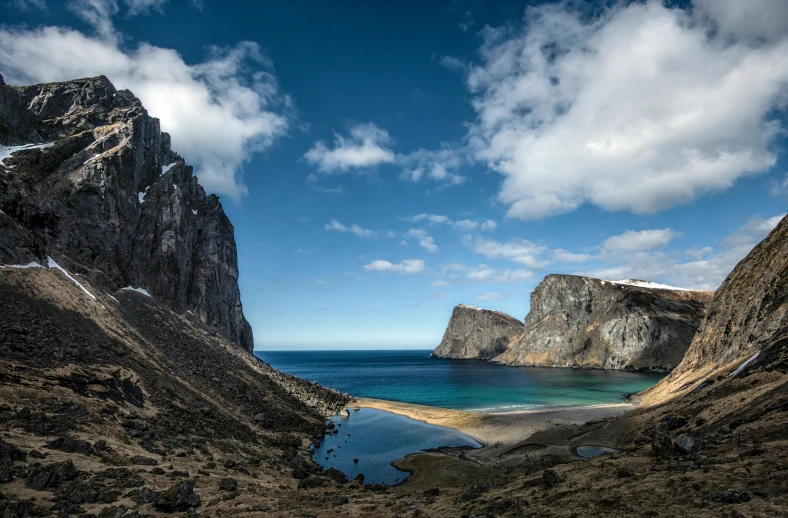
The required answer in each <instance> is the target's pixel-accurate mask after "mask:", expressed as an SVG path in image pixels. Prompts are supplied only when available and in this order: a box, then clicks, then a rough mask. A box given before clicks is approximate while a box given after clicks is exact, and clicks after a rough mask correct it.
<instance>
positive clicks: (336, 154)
mask: <svg viewBox="0 0 788 518" xmlns="http://www.w3.org/2000/svg"><path fill="white" fill-rule="evenodd" d="M391 142H392V139H391V137H390V136H389V134H388V132H387V131H386V130H384V129H381V128H378V127H377V126H376V125H375V124H372V123H367V124H359V125H358V126H355V127H353V128H351V129H350V137H349V138H346V137H343V136H342V135H340V134H338V133H335V134H334V146H333V148H329V147H328V145H326V143H325V142H322V141H321V142H317V143H316V144H315V145H314V146H312V148H311V149H310V150H309V151H307V152H306V154H305V155H304V157H305V158H306V159H307V160H308V161H309V162H310V163H312V164H315V165H317V168H318V170H319V171H321V172H324V173H343V172H346V171H349V170H351V169H367V168H370V167H375V166H377V165H380V164H387V163H391V162H394V160H395V156H394V152H393V151H391V149H389V148H388V147H386V146H388V145H389V144H391Z"/></svg>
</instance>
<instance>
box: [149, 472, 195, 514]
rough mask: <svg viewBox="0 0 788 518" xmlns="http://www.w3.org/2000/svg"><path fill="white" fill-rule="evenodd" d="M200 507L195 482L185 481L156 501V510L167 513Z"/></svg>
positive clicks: (162, 494)
mask: <svg viewBox="0 0 788 518" xmlns="http://www.w3.org/2000/svg"><path fill="white" fill-rule="evenodd" d="M199 505H200V496H199V495H197V494H196V493H195V492H194V481H193V480H184V481H183V482H181V483H179V484H175V485H174V486H172V487H171V488H169V489H168V490H166V491H164V492H162V493H161V494H160V495H159V498H158V500H156V509H159V510H161V511H165V512H172V511H186V510H188V509H189V508H190V507H198V506H199Z"/></svg>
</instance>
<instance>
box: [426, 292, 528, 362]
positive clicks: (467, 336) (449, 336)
mask: <svg viewBox="0 0 788 518" xmlns="http://www.w3.org/2000/svg"><path fill="white" fill-rule="evenodd" d="M522 332H523V323H522V322H521V321H519V320H517V319H516V318H514V317H512V316H509V315H507V314H506V313H501V312H500V311H492V310H490V309H481V308H476V307H473V306H466V305H465V304H460V305H459V306H457V307H455V308H454V311H452V314H451V319H450V320H449V325H448V327H446V332H445V333H444V334H443V340H441V343H440V345H438V347H437V348H435V350H434V351H433V352H432V355H433V356H435V357H438V358H458V359H480V360H490V359H492V358H494V357H496V356H498V355H499V354H501V353H502V352H504V351H505V350H506V347H507V346H508V345H509V343H510V342H511V341H512V339H514V338H515V337H516V336H518V335H520V334H522Z"/></svg>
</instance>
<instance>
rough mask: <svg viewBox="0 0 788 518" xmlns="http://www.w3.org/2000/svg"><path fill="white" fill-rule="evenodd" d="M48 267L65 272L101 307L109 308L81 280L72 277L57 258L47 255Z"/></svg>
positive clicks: (64, 273)
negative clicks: (58, 262) (56, 260)
mask: <svg viewBox="0 0 788 518" xmlns="http://www.w3.org/2000/svg"><path fill="white" fill-rule="evenodd" d="M47 268H49V269H50V270H51V269H52V268H57V269H58V270H60V271H61V272H63V275H65V276H66V277H68V278H69V280H70V281H71V282H73V283H74V284H76V285H77V286H79V289H81V290H82V291H84V292H85V293H87V294H88V296H89V297H90V298H91V299H93V300H95V301H96V303H97V304H98V305H99V306H101V307H102V308H104V309H107V308H105V307H104V304H102V303H101V302H99V301H98V299H97V298H96V296H95V295H93V294H92V293H90V292H89V291H88V290H87V288H85V287H84V286H83V285H82V284H80V282H79V281H78V280H76V279H75V278H74V277H72V276H71V274H70V273H68V272H67V271H66V269H65V268H63V267H62V266H60V265H59V264H57V262H55V260H54V259H52V258H51V257H49V256H47Z"/></svg>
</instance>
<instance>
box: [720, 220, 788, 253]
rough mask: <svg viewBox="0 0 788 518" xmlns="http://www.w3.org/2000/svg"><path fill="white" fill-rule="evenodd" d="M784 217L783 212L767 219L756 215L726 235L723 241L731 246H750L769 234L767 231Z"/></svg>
mask: <svg viewBox="0 0 788 518" xmlns="http://www.w3.org/2000/svg"><path fill="white" fill-rule="evenodd" d="M784 217H785V213H783V214H778V215H777V216H773V217H771V218H768V219H763V218H758V217H755V218H752V219H750V221H748V222H747V223H745V224H744V225H742V226H741V227H739V228H738V229H736V230H735V231H734V232H733V233H732V234H731V235H729V236H728V237H726V238H725V240H724V241H723V243H724V244H725V245H726V246H728V247H731V248H733V247H737V246H742V245H745V246H749V247H752V246H754V245H755V244H756V243H758V242H760V241H762V240H763V238H765V237H766V236H767V235H769V232H771V231H772V230H773V229H774V227H776V226H777V224H778V223H779V222H780V221H781V220H782V219H783V218H784Z"/></svg>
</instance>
